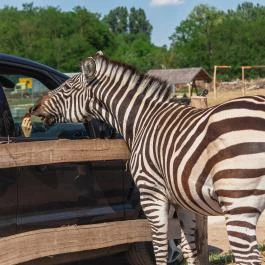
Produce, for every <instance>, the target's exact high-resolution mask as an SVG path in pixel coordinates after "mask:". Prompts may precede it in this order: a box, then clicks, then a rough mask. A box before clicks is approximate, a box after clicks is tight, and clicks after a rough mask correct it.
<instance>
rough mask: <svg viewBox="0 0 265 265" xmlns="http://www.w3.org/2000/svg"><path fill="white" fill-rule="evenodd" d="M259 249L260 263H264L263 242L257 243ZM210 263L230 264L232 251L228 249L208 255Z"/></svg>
mask: <svg viewBox="0 0 265 265" xmlns="http://www.w3.org/2000/svg"><path fill="white" fill-rule="evenodd" d="M259 251H260V252H261V256H262V264H263V265H264V264H265V243H264V244H261V245H259ZM209 262H210V265H229V264H230V265H232V264H234V263H232V262H233V255H232V252H231V251H229V252H227V253H223V254H210V256H209Z"/></svg>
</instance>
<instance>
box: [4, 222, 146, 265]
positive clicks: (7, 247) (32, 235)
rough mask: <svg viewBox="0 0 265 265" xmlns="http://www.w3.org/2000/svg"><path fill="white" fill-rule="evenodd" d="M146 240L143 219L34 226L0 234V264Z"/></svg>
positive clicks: (7, 264) (11, 264)
mask: <svg viewBox="0 0 265 265" xmlns="http://www.w3.org/2000/svg"><path fill="white" fill-rule="evenodd" d="M132 227H133V229H131V228H132ZM150 240H151V232H150V227H149V224H148V222H147V221H146V220H128V221H118V222H109V223H101V224H93V225H82V226H66V227H60V228H50V229H41V230H34V231H31V232H26V233H21V234H17V235H14V236H9V237H4V238H1V239H0V249H1V254H0V264H4V265H13V264H18V263H22V262H26V261H30V260H34V259H37V258H41V257H47V256H51V255H57V254H63V253H73V252H79V251H85V250H93V249H100V248H104V247H110V246H115V245H121V244H127V243H133V242H141V241H150Z"/></svg>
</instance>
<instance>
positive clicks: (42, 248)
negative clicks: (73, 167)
mask: <svg viewBox="0 0 265 265" xmlns="http://www.w3.org/2000/svg"><path fill="white" fill-rule="evenodd" d="M128 158H129V151H128V149H127V146H126V144H125V142H124V141H123V140H54V141H33V142H23V143H10V144H8V143H6V144H1V145H0V168H10V167H20V166H30V165H43V164H53V163H66V162H80V161H96V160H120V159H122V160H127V159H128ZM197 220H198V227H197V229H198V233H197V234H198V238H197V245H198V246H199V257H200V261H201V264H205V265H206V264H208V246H207V219H206V218H205V217H201V216H197ZM172 222H173V221H172V220H171V221H170V224H171V223H172ZM132 227H133V230H132V229H131V228H132ZM170 227H172V226H171V225H170ZM170 234H171V235H172V234H173V233H170ZM141 241H151V233H150V227H149V224H148V223H147V221H146V220H128V221H119V222H108V223H102V224H93V225H80V226H79V225H78V226H77V225H76V226H69V227H60V228H51V229H41V230H34V231H31V232H25V233H20V234H16V235H13V236H8V237H3V238H1V239H0V250H1V255H0V264H2V265H13V264H18V263H22V262H26V261H30V260H34V259H37V258H41V257H45V256H50V255H57V254H62V253H73V252H80V251H85V250H92V249H99V248H104V247H109V246H115V245H121V244H128V243H133V242H141Z"/></svg>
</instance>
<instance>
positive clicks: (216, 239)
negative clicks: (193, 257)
mask: <svg viewBox="0 0 265 265" xmlns="http://www.w3.org/2000/svg"><path fill="white" fill-rule="evenodd" d="M257 238H258V242H259V243H260V244H265V211H264V212H263V214H262V215H261V217H260V219H259V222H258V226H257ZM208 244H209V251H210V253H218V254H221V253H226V252H228V251H229V243H228V238H227V234H226V228H225V222H224V217H223V216H218V217H215V216H214V217H209V218H208ZM262 265H265V253H263V263H262Z"/></svg>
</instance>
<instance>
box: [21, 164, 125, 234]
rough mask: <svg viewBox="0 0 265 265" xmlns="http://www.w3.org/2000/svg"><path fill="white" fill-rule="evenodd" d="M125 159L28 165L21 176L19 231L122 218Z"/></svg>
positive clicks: (22, 170)
mask: <svg viewBox="0 0 265 265" xmlns="http://www.w3.org/2000/svg"><path fill="white" fill-rule="evenodd" d="M123 173H124V172H123V168H122V162H120V163H117V162H113V161H104V162H92V163H90V162H86V163H66V164H54V165H44V166H29V167H23V168H22V169H21V175H20V176H19V179H18V202H19V203H18V231H19V232H22V231H28V230H32V229H39V228H47V227H56V226H62V225H71V224H86V223H95V222H99V221H110V220H118V219H122V218H123V216H124V207H123V204H124V196H123V186H122V184H123Z"/></svg>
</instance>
